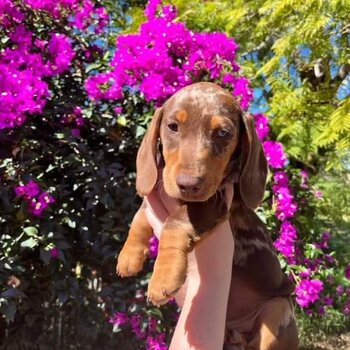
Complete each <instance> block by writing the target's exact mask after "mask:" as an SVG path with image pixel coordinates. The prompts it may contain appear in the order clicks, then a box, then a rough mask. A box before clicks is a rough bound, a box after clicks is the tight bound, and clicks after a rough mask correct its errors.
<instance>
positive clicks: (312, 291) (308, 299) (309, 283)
mask: <svg viewBox="0 0 350 350" xmlns="http://www.w3.org/2000/svg"><path fill="white" fill-rule="evenodd" d="M322 290H323V282H322V281H320V280H318V279H312V280H302V281H301V282H300V283H299V284H298V285H297V287H296V291H295V293H296V295H297V298H296V301H297V303H298V304H299V305H300V306H301V307H303V308H306V307H309V306H310V305H311V304H313V303H314V302H315V301H317V300H318V299H319V298H320V295H319V294H320V292H321V291H322Z"/></svg>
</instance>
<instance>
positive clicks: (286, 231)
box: [274, 221, 297, 263]
mask: <svg viewBox="0 0 350 350" xmlns="http://www.w3.org/2000/svg"><path fill="white" fill-rule="evenodd" d="M296 239H297V230H296V228H295V227H294V226H293V225H292V224H291V223H290V222H288V221H284V222H283V223H282V224H281V227H280V235H279V237H278V239H277V240H276V241H275V242H274V245H275V247H276V249H277V250H278V251H279V252H280V253H281V254H282V255H283V256H285V257H286V258H287V259H288V260H289V261H290V262H291V263H294V262H295V261H294V260H295V259H294V257H295V246H294V245H295V241H296Z"/></svg>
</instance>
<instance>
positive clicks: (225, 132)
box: [216, 129, 231, 138]
mask: <svg viewBox="0 0 350 350" xmlns="http://www.w3.org/2000/svg"><path fill="white" fill-rule="evenodd" d="M216 135H217V136H218V137H222V138H225V137H229V136H231V133H230V132H229V131H228V130H227V129H219V130H218V131H217V132H216Z"/></svg>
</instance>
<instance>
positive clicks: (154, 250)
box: [149, 235, 159, 259]
mask: <svg viewBox="0 0 350 350" xmlns="http://www.w3.org/2000/svg"><path fill="white" fill-rule="evenodd" d="M158 244H159V241H158V238H157V237H156V236H155V235H153V236H152V237H151V238H150V240H149V257H150V258H151V259H155V258H156V257H157V255H158Z"/></svg>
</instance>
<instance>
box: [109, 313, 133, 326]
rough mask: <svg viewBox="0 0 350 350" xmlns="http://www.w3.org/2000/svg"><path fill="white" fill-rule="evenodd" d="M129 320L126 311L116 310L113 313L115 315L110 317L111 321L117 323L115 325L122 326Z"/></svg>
mask: <svg viewBox="0 0 350 350" xmlns="http://www.w3.org/2000/svg"><path fill="white" fill-rule="evenodd" d="M128 322H129V317H128V315H127V314H126V313H124V312H116V313H115V314H113V316H112V317H111V318H110V319H109V323H111V324H113V325H115V326H118V327H119V326H122V325H124V324H127V323H128Z"/></svg>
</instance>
